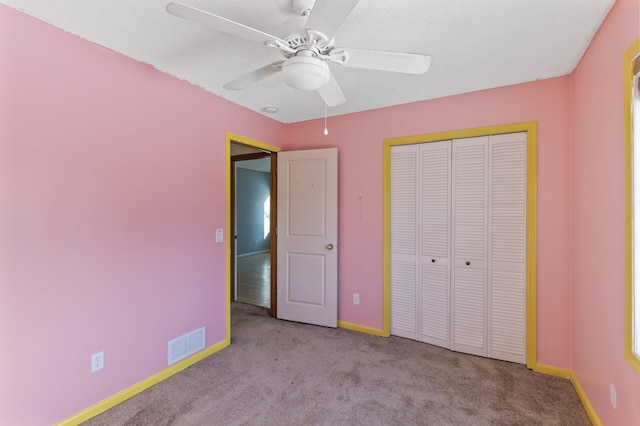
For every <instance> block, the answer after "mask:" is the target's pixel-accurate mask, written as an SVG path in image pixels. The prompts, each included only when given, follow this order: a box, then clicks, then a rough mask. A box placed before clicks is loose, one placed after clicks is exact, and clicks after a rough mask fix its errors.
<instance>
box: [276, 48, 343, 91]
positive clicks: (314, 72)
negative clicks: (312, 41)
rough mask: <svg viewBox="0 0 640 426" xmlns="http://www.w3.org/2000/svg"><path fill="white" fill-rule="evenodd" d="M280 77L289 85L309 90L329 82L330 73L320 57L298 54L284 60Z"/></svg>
mask: <svg viewBox="0 0 640 426" xmlns="http://www.w3.org/2000/svg"><path fill="white" fill-rule="evenodd" d="M282 77H283V78H284V81H285V82H286V83H287V84H288V85H289V86H291V87H293V88H295V89H298V90H304V91H307V92H309V91H312V90H317V89H318V88H320V87H322V86H325V85H326V84H327V83H329V80H330V78H331V73H330V71H329V66H328V65H327V63H326V62H325V61H323V60H322V59H318V58H316V57H314V56H305V55H300V54H298V56H294V57H292V58H289V59H287V60H286V61H284V63H283V64H282Z"/></svg>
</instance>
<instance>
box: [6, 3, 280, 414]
mask: <svg viewBox="0 0 640 426" xmlns="http://www.w3.org/2000/svg"><path fill="white" fill-rule="evenodd" d="M284 127H285V126H284V125H282V124H280V123H277V122H275V121H273V120H270V119H267V118H265V117H262V116H260V115H258V114H255V113H252V112H250V111H248V110H246V109H243V108H241V107H238V106H236V105H233V104H231V103H229V102H227V101H225V100H222V99H221V98H218V97H216V96H213V95H211V94H208V93H206V92H204V91H202V90H200V89H198V88H196V87H193V86H191V85H189V84H187V83H185V82H181V81H179V80H177V79H174V78H172V77H169V76H167V75H165V74H162V73H160V72H158V71H156V70H154V69H153V68H151V67H150V66H147V65H144V64H141V63H138V62H135V61H132V60H130V59H127V58H125V57H123V56H120V55H119V54H116V53H114V52H111V51H109V50H106V49H104V48H101V47H98V46H96V45H94V44H91V43H88V42H86V41H83V40H81V39H79V38H77V37H75V36H72V35H70V34H68V33H65V32H63V31H60V30H58V29H55V28H53V27H51V26H49V25H46V24H43V23H41V22H39V21H36V20H35V19H33V18H30V17H27V16H25V15H23V14H21V13H18V12H16V11H14V10H12V9H9V8H7V7H5V6H0V206H1V208H0V262H1V263H0V342H2V343H1V345H2V348H3V349H2V350H1V353H0V357H2V359H0V383H1V388H0V392H1V393H0V424H3V425H4V424H12V425H18V424H30V425H36V424H51V423H54V422H56V421H59V420H62V419H64V418H65V417H67V416H69V415H72V414H74V413H76V412H78V411H80V410H82V409H84V408H86V407H88V406H90V405H91V404H93V403H95V402H98V401H100V400H102V399H103V398H106V397H108V396H110V395H111V394H114V393H116V392H118V391H120V390H123V389H125V388H126V387H128V386H130V385H132V384H134V383H136V382H138V381H140V380H142V379H145V378H147V377H149V376H151V375H153V374H154V373H157V372H159V371H161V370H163V369H164V368H166V366H167V341H168V340H169V339H171V338H174V337H177V336H179V335H181V334H183V333H185V332H187V331H190V330H193V329H195V328H198V327H201V326H206V328H207V330H206V331H207V340H206V345H207V346H209V345H212V344H214V343H216V342H219V341H222V340H223V339H224V338H225V298H224V295H225V247H224V244H216V243H215V228H224V225H225V211H226V207H225V155H226V154H225V132H226V131H232V132H235V133H238V134H242V135H246V136H249V137H252V138H255V139H258V140H260V141H263V142H266V143H270V144H274V145H279V144H280V143H281V141H282V140H283V139H284ZM7 349H8V350H7ZM100 350H104V351H105V364H106V366H105V369H104V370H103V371H101V372H99V373H95V374H91V373H90V371H89V356H90V354H92V353H94V352H97V351H100Z"/></svg>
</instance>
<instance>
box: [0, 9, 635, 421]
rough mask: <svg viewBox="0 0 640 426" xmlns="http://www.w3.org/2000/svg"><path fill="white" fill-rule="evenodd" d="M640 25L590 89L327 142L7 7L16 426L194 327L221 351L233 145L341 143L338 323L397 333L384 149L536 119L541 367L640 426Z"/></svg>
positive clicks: (491, 96)
mask: <svg viewBox="0 0 640 426" xmlns="http://www.w3.org/2000/svg"><path fill="white" fill-rule="evenodd" d="M639 18H640V11H639V7H638V1H637V0H618V2H617V4H616V6H615V7H614V9H613V11H612V12H611V14H610V16H609V17H608V18H607V21H606V22H605V24H604V25H603V27H602V29H601V30H600V31H599V33H598V34H597V37H596V39H595V40H594V42H593V44H592V46H591V47H590V49H589V50H588V52H587V54H586V56H585V58H584V59H583V61H582V62H581V63H580V65H579V67H578V69H577V71H576V73H575V75H572V76H569V77H564V78H556V79H550V80H544V81H538V82H533V83H528V84H522V85H517V86H510V87H505V88H500V89H493V90H486V91H481V92H476V93H471V94H466V95H459V96H453V97H449V98H443V99H438V100H432V101H425V102H418V103H413V104H407V105H402V106H397V107H392V108H385V109H379V110H374V111H368V112H364V113H358V114H350V115H347V116H341V117H335V118H330V119H329V131H330V134H329V136H326V137H325V136H323V135H322V129H323V123H322V121H321V120H314V121H310V122H303V123H297V124H291V125H288V126H284V125H282V124H279V123H276V122H274V121H272V120H269V119H267V118H264V117H262V116H260V115H258V114H254V113H252V112H250V111H248V110H246V109H243V108H241V107H238V106H235V105H233V104H230V103H228V102H226V101H224V100H222V99H220V98H218V97H215V96H213V95H211V94H208V93H205V92H203V91H202V90H200V89H197V88H195V87H193V86H190V85H188V84H186V83H184V82H180V81H178V80H176V79H174V78H171V77H169V76H166V75H164V74H162V73H159V72H157V71H155V70H154V69H152V68H151V67H149V66H146V65H143V64H140V63H137V62H135V61H131V60H129V59H127V58H124V57H122V56H120V55H118V54H116V53H113V52H111V51H108V50H106V49H103V48H100V47H98V46H96V45H93V44H91V43H87V42H85V41H82V40H80V39H78V38H76V37H74V36H71V35H69V34H67V33H64V32H62V31H60V30H57V29H54V28H53V27H51V26H48V25H46V24H43V23H41V22H38V21H36V20H34V19H32V18H29V17H27V16H24V15H22V14H20V13H18V12H15V11H13V10H12V9H9V8H6V7H4V6H0V262H1V263H0V341H1V342H2V346H3V348H11V350H10V351H6V350H3V351H2V352H0V357H1V358H0V383H2V387H1V388H0V423H2V424H4V423H8V424H23V423H25V422H26V423H29V424H50V423H53V422H55V421H58V420H61V419H63V418H65V417H67V416H69V415H71V414H74V413H76V412H78V411H80V410H82V409H84V408H86V407H87V406H89V405H91V404H93V403H95V402H97V401H99V400H101V399H103V398H105V397H107V396H109V395H111V394H113V393H115V392H118V391H120V390H122V389H125V388H126V387H128V386H130V385H132V384H133V383H135V382H137V381H139V380H142V379H144V378H147V377H149V376H150V375H152V374H154V373H156V372H158V371H160V370H162V369H163V368H165V367H166V344H167V340H169V339H171V338H173V337H176V336H178V335H180V334H182V333H184V332H186V331H189V330H192V329H195V328H197V327H200V326H202V325H205V326H206V327H207V345H211V344H214V343H216V342H218V341H220V340H222V339H223V338H224V305H225V301H224V294H225V288H224V287H225V283H224V276H225V264H224V262H225V253H224V245H223V244H216V243H215V242H214V241H215V236H214V231H215V228H222V227H224V223H225V217H224V215H225V198H224V197H225V183H224V182H225V176H224V171H225V168H224V166H225V151H224V149H225V148H224V146H225V144H224V140H225V132H226V131H232V132H234V133H238V134H242V135H246V136H249V137H251V138H254V139H257V140H260V141H263V142H266V143H270V144H274V145H280V144H281V142H282V141H285V145H286V147H287V148H289V149H305V148H315V147H325V146H338V147H339V152H340V154H339V161H340V182H341V183H340V210H339V220H340V222H339V223H340V225H339V226H340V242H339V243H340V270H339V279H340V293H339V318H340V319H341V320H343V321H348V322H353V323H357V324H362V325H366V326H370V327H374V328H381V327H382V185H383V182H382V140H383V139H385V138H389V137H398V136H405V135H415V134H425V133H433V132H439V131H446V130H456V129H465V128H471V127H480V126H488V125H497V124H505V123H513V122H520V121H537V122H538V125H539V140H538V156H539V158H538V168H539V170H538V304H539V312H538V338H539V341H538V362H540V363H543V364H549V365H553V366H556V367H561V368H573V369H574V370H575V372H576V373H577V375H578V378H579V380H580V383H581V384H582V386H583V387H584V389H585V391H586V393H587V396H588V397H589V399H590V400H591V402H592V403H593V405H594V407H595V409H596V411H597V413H598V415H599V416H600V418H601V419H602V420H603V421H604V423H605V424H637V423H640V411H639V410H640V408H639V407H640V401H639V400H638V398H639V396H638V395H640V375H638V373H637V372H635V371H634V370H632V369H631V367H629V366H628V364H627V363H626V361H625V360H624V354H623V348H624V347H623V332H624V315H623V311H624V310H623V307H624V293H623V292H624V272H623V271H624V226H623V221H624V175H623V169H624V155H623V145H622V141H623V133H622V132H623V130H622V92H621V90H622V89H621V84H620V83H621V76H622V70H621V58H622V52H623V51H624V50H625V49H626V47H627V46H629V45H630V43H631V42H632V41H633V40H634V39H635V38H637V37H638V35H639V34H640V30H639V29H638V26H639ZM9 40H10V41H11V42H8V41H9ZM6 64H11V65H10V66H7V65H6ZM347 95H348V93H347ZM572 140H573V143H571V141H572ZM360 192H361V193H362V194H363V201H362V205H361V206H360V205H359V204H358V202H357V199H358V198H357V197H358V193H360ZM572 251H573V254H572ZM572 264H573V267H572V266H571V265H572ZM572 281H573V285H572V284H571V283H572ZM354 292H358V293H360V296H361V304H360V305H359V306H354V305H352V304H351V294H352V293H354ZM99 350H105V355H106V368H105V370H104V371H102V372H100V373H96V374H91V373H90V372H89V355H90V354H91V353H93V352H97V351H99ZM609 383H614V384H615V385H616V386H617V388H618V410H617V411H614V410H612V409H610V408H609V405H608V393H609ZM25 416H26V418H25Z"/></svg>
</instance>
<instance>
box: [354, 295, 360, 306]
mask: <svg viewBox="0 0 640 426" xmlns="http://www.w3.org/2000/svg"><path fill="white" fill-rule="evenodd" d="M353 304H354V305H359V304H360V295H359V294H358V293H353Z"/></svg>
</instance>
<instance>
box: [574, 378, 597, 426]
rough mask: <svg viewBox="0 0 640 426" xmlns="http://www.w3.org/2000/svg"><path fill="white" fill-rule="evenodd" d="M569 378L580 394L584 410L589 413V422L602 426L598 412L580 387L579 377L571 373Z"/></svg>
mask: <svg viewBox="0 0 640 426" xmlns="http://www.w3.org/2000/svg"><path fill="white" fill-rule="evenodd" d="M569 378H570V379H571V383H573V387H574V389H575V390H576V393H577V394H578V397H579V398H580V401H581V402H582V406H583V407H584V410H585V411H586V412H587V416H589V420H591V423H593V424H594V425H595V426H602V422H601V421H600V418H599V417H598V414H597V413H596V410H594V409H593V405H591V401H589V398H587V394H586V393H585V392H584V389H582V386H580V382H579V381H578V377H576V375H575V374H574V373H573V372H571V376H569Z"/></svg>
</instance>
